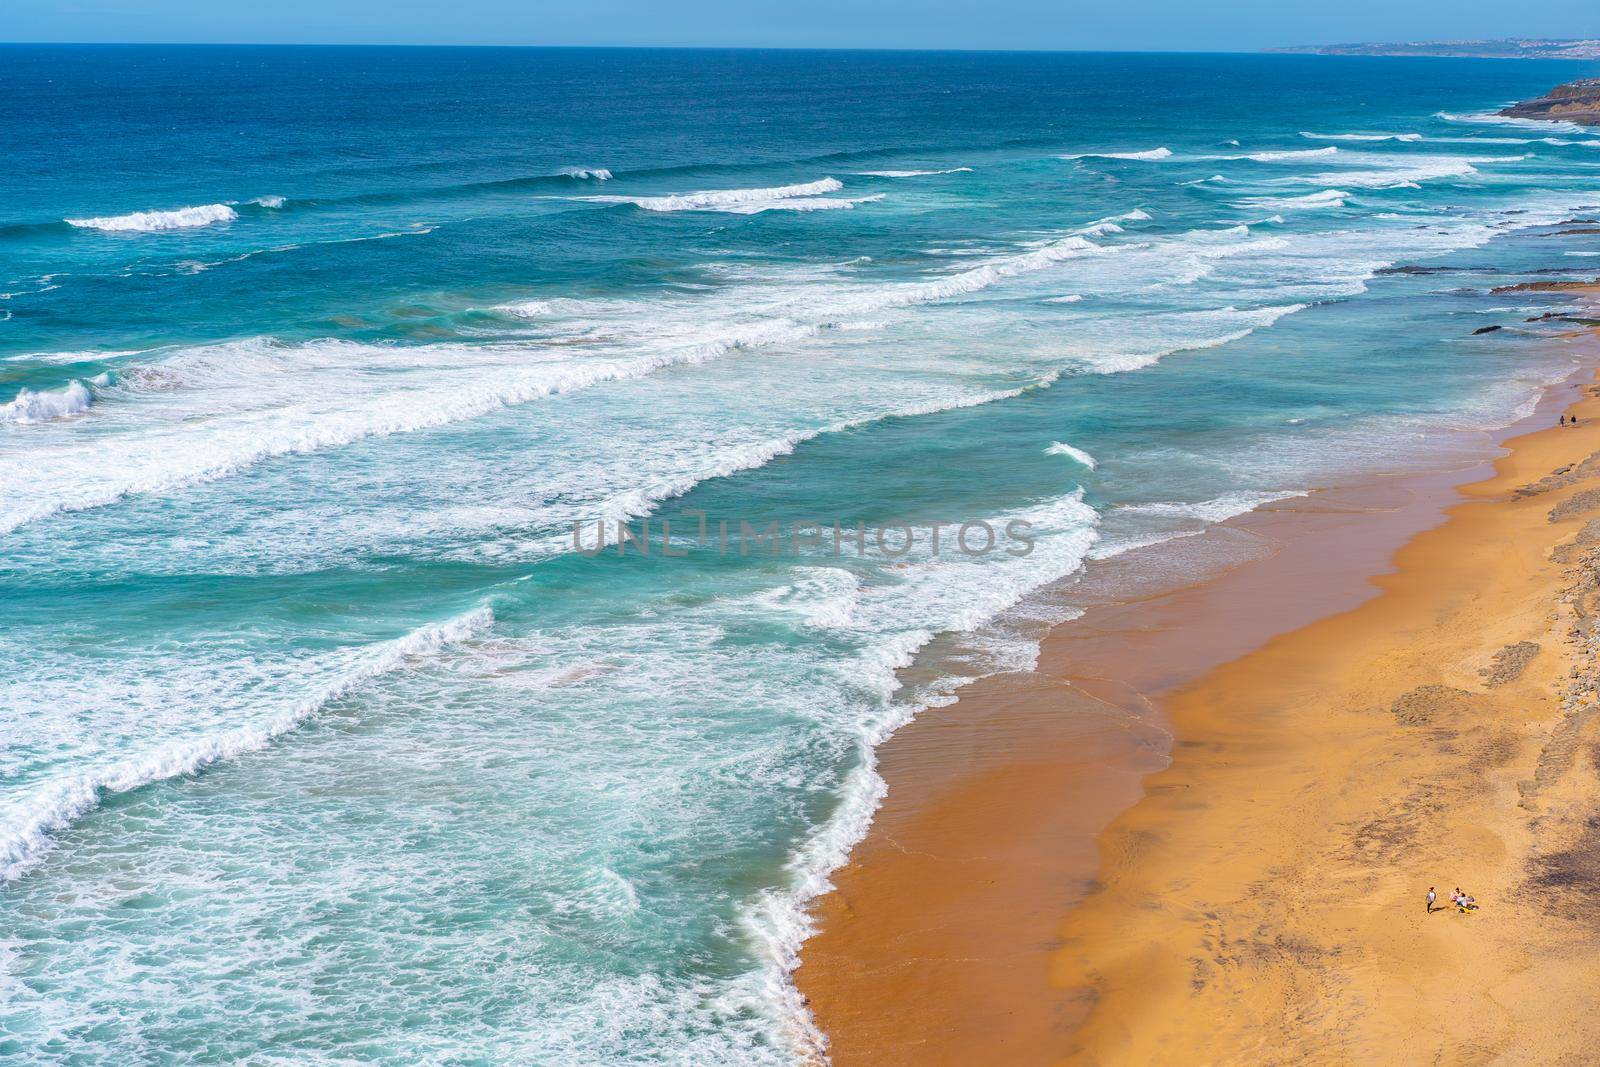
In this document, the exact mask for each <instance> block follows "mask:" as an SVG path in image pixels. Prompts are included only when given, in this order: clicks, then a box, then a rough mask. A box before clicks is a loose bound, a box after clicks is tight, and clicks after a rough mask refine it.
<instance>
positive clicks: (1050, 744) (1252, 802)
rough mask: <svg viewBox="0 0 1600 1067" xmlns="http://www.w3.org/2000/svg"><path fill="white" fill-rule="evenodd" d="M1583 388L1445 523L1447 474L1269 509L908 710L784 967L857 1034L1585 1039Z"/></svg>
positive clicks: (1194, 1050)
mask: <svg viewBox="0 0 1600 1067" xmlns="http://www.w3.org/2000/svg"><path fill="white" fill-rule="evenodd" d="M1594 392H1595V391H1594V390H1593V389H1592V388H1590V389H1586V390H1584V398H1583V399H1582V401H1581V402H1579V403H1577V404H1575V405H1574V406H1573V407H1572V408H1571V409H1570V410H1574V411H1576V412H1577V413H1578V414H1579V415H1580V416H1581V417H1582V421H1581V423H1580V424H1579V426H1578V427H1576V428H1560V429H1557V428H1551V429H1546V430H1541V431H1538V432H1535V433H1531V434H1528V435H1526V436H1523V437H1520V438H1516V439H1514V440H1513V441H1511V442H1508V444H1509V445H1510V446H1511V447H1512V452H1511V454H1510V455H1509V456H1507V457H1506V458H1505V459H1503V460H1501V461H1499V462H1498V463H1497V464H1496V465H1495V471H1494V473H1493V476H1492V477H1489V478H1488V479H1487V480H1482V481H1478V482H1476V483H1475V484H1472V485H1469V486H1467V487H1465V488H1464V489H1463V490H1462V491H1461V494H1460V495H1461V496H1463V497H1465V499H1466V502H1465V503H1461V504H1459V505H1457V506H1455V507H1453V508H1452V509H1451V510H1450V512H1449V517H1448V521H1447V522H1445V523H1444V524H1443V525H1440V526H1437V528H1433V529H1426V530H1425V531H1423V528H1424V527H1427V526H1428V525H1430V524H1431V523H1433V522H1434V521H1436V519H1437V517H1438V514H1439V502H1440V501H1441V500H1442V499H1443V498H1444V495H1445V490H1444V489H1443V488H1442V485H1441V483H1440V482H1439V480H1438V479H1435V480H1434V482H1433V483H1431V484H1430V483H1428V482H1426V480H1424V481H1423V482H1420V483H1413V484H1409V485H1405V486H1401V487H1396V486H1394V485H1391V486H1388V487H1387V488H1383V487H1377V488H1369V489H1368V490H1365V491H1363V492H1355V493H1346V494H1337V493H1335V494H1318V495H1314V496H1313V498H1312V499H1311V500H1310V501H1308V502H1302V503H1300V504H1297V505H1294V506H1291V507H1280V508H1277V509H1273V510H1269V511H1268V512H1266V513H1264V514H1258V515H1255V516H1251V517H1247V518H1246V519H1243V520H1240V521H1239V522H1238V523H1236V524H1233V525H1235V526H1237V527H1238V530H1237V533H1238V535H1239V536H1241V537H1256V538H1258V539H1260V540H1262V541H1263V542H1265V543H1267V544H1270V545H1271V550H1270V551H1268V552H1266V553H1264V554H1262V558H1259V559H1257V560H1256V561H1255V562H1253V563H1250V564H1247V565H1245V566H1241V567H1238V568H1236V569H1235V570H1233V571H1231V572H1229V573H1228V574H1227V575H1225V576H1224V577H1222V578H1221V579H1220V580H1218V581H1215V582H1210V583H1205V584H1202V585H1200V586H1197V587H1189V588H1180V589H1178V590H1176V591H1171V590H1168V591H1164V592H1162V593H1161V594H1160V595H1158V596H1155V597H1152V598H1151V599H1149V600H1145V601H1141V602H1134V603H1127V602H1123V603H1115V604H1113V603H1108V604H1105V605H1102V606H1101V607H1098V608H1095V609H1091V611H1090V613H1089V615H1088V616H1086V617H1085V618H1084V619H1082V620H1079V621H1078V622H1077V623H1074V624H1071V625H1070V626H1067V627H1063V628H1061V629H1059V630H1058V631H1057V632H1056V634H1055V635H1053V636H1052V638H1051V640H1050V641H1049V642H1047V644H1046V646H1045V651H1044V655H1043V657H1042V659H1041V666H1040V670H1039V671H1038V672H1037V673H1036V674H1034V675H1023V676H1009V677H1007V678H1000V679H992V680H989V681H987V682H985V683H982V684H981V685H980V686H977V687H974V688H973V689H971V690H969V691H967V692H964V693H963V696H962V699H961V701H960V703H958V704H957V705H956V706H955V707H953V708H948V709H943V710H941V711H939V712H936V713H932V714H930V715H927V716H924V717H923V718H922V719H919V720H918V722H917V723H914V724H913V725H912V726H911V727H909V728H908V729H907V730H906V731H903V732H902V733H901V734H900V735H897V737H896V738H894V739H893V740H892V741H891V742H890V744H889V745H887V746H885V749H884V751H883V754H882V758H883V769H884V773H885V776H886V778H887V779H888V781H889V782H890V786H891V790H890V794H889V798H888V801H887V802H886V804H885V806H884V809H883V811H882V812H881V813H880V816H879V818H878V820H877V822H876V823H875V824H874V828H873V831H872V832H871V833H870V834H869V836H868V838H867V840H866V841H865V842H863V843H862V845H861V846H860V847H859V848H858V849H857V851H856V853H855V855H854V856H853V857H852V862H851V865H850V866H849V867H847V868H846V869H845V870H844V871H841V872H840V873H839V876H838V877H837V878H836V881H837V883H838V887H839V888H838V890H837V891H836V892H835V893H833V894H831V895H830V896H828V897H827V898H825V899H824V901H823V902H822V905H821V909H820V915H819V917H820V919H821V923H822V933H821V934H820V935H819V936H818V937H817V938H816V939H814V940H813V941H812V942H810V943H808V945H807V946H806V949H805V953H804V962H803V965H802V967H801V969H800V971H799V972H798V974H797V980H798V982H799V984H800V987H801V989H802V991H803V992H804V993H805V994H806V995H807V996H808V997H809V998H810V1001H811V1003H812V1007H813V1011H814V1013H815V1014H816V1016H817V1019H818V1022H819V1024H820V1025H821V1026H822V1027H823V1029H824V1030H825V1032H827V1033H828V1034H829V1036H830V1040H831V1042H832V1047H831V1052H832V1055H833V1058H834V1060H835V1062H836V1063H838V1064H840V1065H843V1067H849V1065H851V1064H858V1063H873V1064H890V1063H907V1064H910V1063H917V1064H933V1063H983V1062H995V1063H1000V1062H1003V1063H1018V1064H1030V1063H1052V1062H1061V1061H1070V1062H1082V1063H1108V1064H1110V1063H1128V1064H1148V1063H1174V1064H1179V1063H1181V1064H1202V1063H1274V1062H1290V1061H1311V1062H1378V1063H1415V1062H1429V1063H1486V1062H1491V1061H1497V1060H1498V1061H1501V1062H1515V1063H1532V1062H1537V1063H1566V1062H1570V1063H1594V1062H1596V1061H1597V1054H1596V1053H1595V1052H1594V1050H1595V1049H1596V1048H1600V1018H1597V1017H1596V1016H1595V1015H1594V1013H1592V1012H1590V1011H1589V1010H1588V1004H1589V1003H1590V1001H1591V1000H1592V999H1593V996H1594V990H1595V987H1596V984H1597V982H1600V920H1597V919H1596V918H1595V915H1596V914H1600V913H1597V911H1596V910H1595V909H1597V908H1600V715H1597V714H1596V713H1595V711H1594V709H1595V706H1596V705H1595V700H1596V694H1595V691H1594V686H1595V682H1596V672H1597V670H1600V667H1597V664H1596V662H1595V656H1596V650H1597V649H1600V630H1597V632H1596V633H1594V634H1593V636H1591V627H1592V626H1600V622H1597V621H1596V620H1600V593H1597V590H1600V522H1595V523H1594V524H1593V525H1592V526H1591V525H1590V522H1591V520H1595V519H1600V400H1597V399H1595V398H1594V396H1593V395H1592V394H1593V393H1594ZM1557 410H1559V409H1557ZM1550 420H1551V421H1554V412H1553V411H1552V413H1551V415H1550ZM1275 524H1276V527H1281V529H1276V528H1275ZM1419 531H1423V532H1419ZM1407 537H1409V538H1410V540H1409V541H1406V542H1405V545H1404V547H1403V548H1402V549H1401V550H1400V551H1399V553H1398V555H1395V556H1394V558H1393V561H1392V565H1390V566H1389V567H1387V568H1386V566H1385V561H1386V560H1387V559H1388V558H1389V557H1390V555H1391V554H1392V553H1393V550H1394V547H1395V546H1396V545H1397V544H1400V543H1401V542H1402V541H1405V539H1406V538H1407ZM1386 569H1388V570H1390V573H1388V574H1384V575H1383V576H1381V577H1379V578H1377V579H1376V580H1375V582H1376V590H1377V595H1373V594H1374V587H1373V585H1372V584H1369V583H1368V582H1364V581H1362V580H1361V578H1362V576H1370V575H1374V574H1379V573H1380V572H1382V571H1384V570H1386ZM1363 601H1364V602H1363ZM1319 619H1320V621H1315V620H1319ZM1274 634H1276V635H1277V636H1273V635H1274ZM1263 642H1265V643H1264V644H1263ZM1152 695H1159V714H1157V712H1156V710H1154V709H1152V707H1151V706H1150V702H1149V698H1150V697H1151V696H1152ZM1164 725H1170V727H1171V729H1172V730H1173V731H1174V732H1175V735H1176V739H1177V740H1176V742H1175V744H1174V746H1173V749H1172V754H1171V756H1172V759H1171V765H1170V766H1169V767H1167V768H1166V769H1164V770H1159V771H1156V773H1153V774H1149V776H1148V777H1146V778H1145V779H1144V782H1143V790H1144V795H1143V797H1142V799H1139V791H1138V789H1137V784H1138V778H1139V777H1140V776H1141V775H1143V774H1147V773H1148V772H1149V771H1151V770H1152V769H1153V768H1156V767H1159V766H1160V765H1161V763H1162V750H1163V747H1164V746H1163V743H1162V739H1163V737H1164V735H1163V733H1162V727H1163V726H1164ZM1135 800H1136V801H1137V802H1134V801H1135ZM1130 803H1132V807H1127V805H1128V804H1130ZM1118 812H1121V814H1117V813H1118ZM1108 823H1109V826H1108V825H1107V824H1108ZM1096 835H1098V838H1097V837H1096ZM1429 885H1434V886H1437V887H1438V890H1439V897H1440V901H1441V903H1447V901H1448V896H1449V893H1450V890H1451V889H1453V888H1454V887H1455V886H1457V885H1459V886H1462V887H1464V888H1466V889H1468V890H1469V891H1471V892H1472V893H1473V894H1475V895H1476V896H1477V898H1478V900H1479V901H1480V903H1481V904H1482V908H1481V910H1480V911H1478V912H1476V913H1474V914H1471V915H1461V914H1459V913H1457V912H1455V911H1454V910H1450V909H1441V910H1439V911H1436V912H1434V913H1432V914H1427V913H1426V912H1425V911H1424V901H1423V894H1424V893H1425V892H1426V890H1427V888H1428V886H1429Z"/></svg>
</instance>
